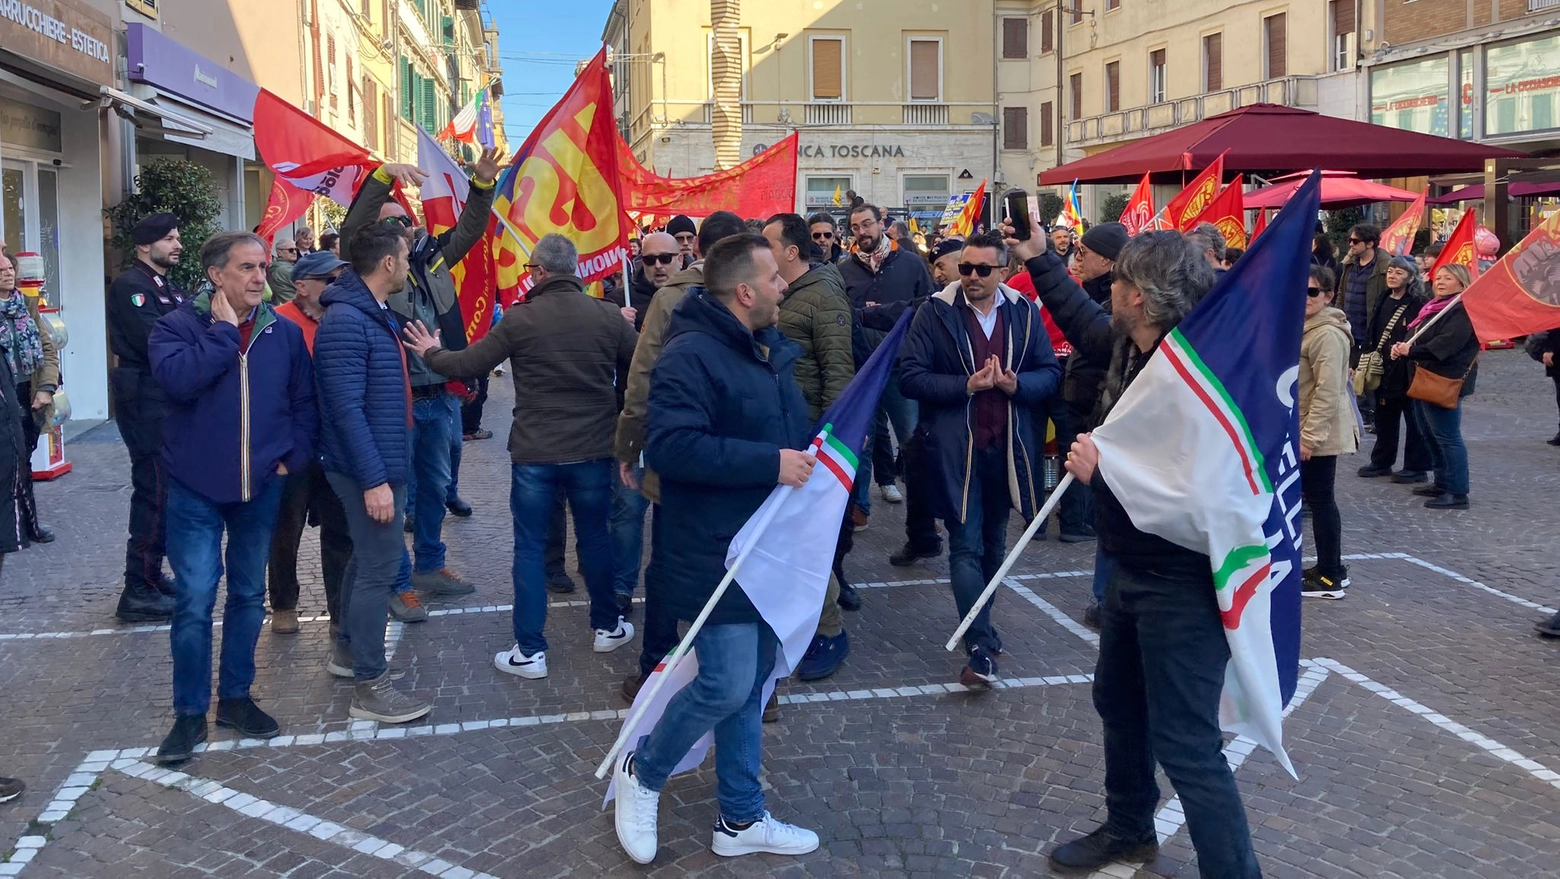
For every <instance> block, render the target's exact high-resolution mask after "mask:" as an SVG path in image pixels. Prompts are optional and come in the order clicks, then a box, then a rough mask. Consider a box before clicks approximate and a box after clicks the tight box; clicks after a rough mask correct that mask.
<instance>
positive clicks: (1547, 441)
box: [1544, 433, 1560, 446]
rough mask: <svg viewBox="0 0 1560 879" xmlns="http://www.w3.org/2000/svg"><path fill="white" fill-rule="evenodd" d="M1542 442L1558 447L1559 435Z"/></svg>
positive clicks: (1559, 444) (1559, 443) (1559, 442)
mask: <svg viewBox="0 0 1560 879" xmlns="http://www.w3.org/2000/svg"><path fill="white" fill-rule="evenodd" d="M1544 442H1546V443H1549V444H1550V445H1552V446H1560V433H1557V434H1555V435H1554V436H1552V437H1550V438H1549V439H1547V440H1544Z"/></svg>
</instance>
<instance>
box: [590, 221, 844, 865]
mask: <svg viewBox="0 0 1560 879" xmlns="http://www.w3.org/2000/svg"><path fill="white" fill-rule="evenodd" d="M703 280H704V285H705V289H703V290H695V291H692V292H691V293H690V295H689V296H688V297H687V298H686V299H685V300H684V301H683V302H682V303H680V304H679V305H678V306H677V309H676V311H675V312H674V313H673V315H672V320H671V323H670V325H669V326H668V328H667V339H668V341H667V344H666V347H665V349H664V350H663V351H662V352H661V356H660V358H659V359H658V360H657V361H656V364H655V368H654V372H653V374H652V377H651V382H650V395H649V406H648V411H649V436H648V441H647V443H646V447H645V457H646V463H647V464H649V466H650V467H652V468H654V469H655V470H656V471H657V472H658V473H660V475H661V516H660V520H659V521H658V523H657V525H656V527H655V528H654V529H653V531H652V541H653V545H652V550H651V560H650V567H651V570H650V571H649V572H648V575H649V576H651V577H655V578H659V579H658V582H659V583H660V584H661V593H662V595H663V596H664V598H665V602H666V605H667V608H668V610H669V612H671V613H673V614H675V615H676V616H677V617H678V618H680V619H684V620H694V619H695V618H696V617H698V616H699V615H700V612H701V611H702V610H703V609H704V607H705V605H706V604H708V603H709V601H710V599H711V598H712V597H713V596H714V594H715V591H716V588H717V585H718V584H720V583H721V582H722V580H723V578H724V576H725V573H726V557H727V552H728V550H729V548H730V547H731V545H732V541H733V538H735V537H737V536H738V534H739V532H741V531H742V529H743V528H744V526H745V525H746V524H747V523H748V521H749V519H750V518H752V517H753V514H754V513H755V512H756V511H757V510H758V509H759V508H760V506H762V505H764V503H765V501H766V499H768V498H769V497H770V495H771V493H772V492H773V490H774V488H775V486H776V485H777V484H778V485H785V486H791V487H792V488H799V487H802V486H804V485H806V484H807V481H808V478H809V477H810V476H811V475H812V473H813V468H814V459H813V458H812V457H811V456H810V455H808V454H807V453H806V452H804V451H801V450H802V449H804V448H805V447H806V445H807V432H808V426H809V425H808V424H807V403H806V401H805V400H803V398H802V394H801V391H800V390H799V389H798V387H797V384H796V379H795V375H794V369H795V365H796V360H797V358H798V357H799V355H800V353H801V351H800V349H799V348H798V347H797V346H796V345H795V344H794V343H792V342H790V341H788V340H787V339H786V338H785V336H783V335H782V334H781V333H780V332H779V331H778V330H776V329H775V322H776V320H777V319H778V317H779V308H780V301H781V299H782V297H783V296H784V293H785V289H786V285H785V281H784V279H782V278H781V276H780V268H779V266H778V264H776V262H775V258H774V254H773V253H772V252H771V251H770V246H769V241H768V239H766V238H764V237H763V236H762V235H754V234H742V235H735V236H732V237H729V238H726V239H724V240H722V241H721V242H720V243H718V244H716V245H715V246H714V247H712V248H711V249H710V252H708V253H706V254H705V255H704V278H703ZM829 521H830V523H831V525H833V524H837V523H838V521H839V517H838V515H835V517H834V518H833V519H831V520H829ZM830 549H831V550H832V547H830ZM829 556H832V552H831V553H829ZM744 579H745V578H744ZM821 587H822V584H820V589H819V592H818V594H816V595H811V596H808V595H798V596H797V597H796V598H795V599H794V601H793V602H792V604H794V613H792V614H790V616H793V617H795V618H796V619H794V620H790V621H789V622H790V623H798V622H799V624H801V625H802V626H803V627H804V628H805V634H806V635H807V636H810V635H811V633H812V631H813V628H814V627H815V626H816V625H817V618H818V611H819V608H820V607H821V605H822V592H821ZM779 623H780V621H779V620H778V619H776V618H775V617H774V616H773V615H770V614H764V613H761V612H760V611H759V610H758V609H757V608H756V607H755V605H754V602H753V600H752V599H751V598H750V597H749V596H748V594H747V592H746V591H745V590H743V589H729V590H727V591H726V592H724V593H723V594H722V595H721V597H720V599H719V601H717V602H716V603H715V605H714V608H713V610H712V611H711V613H710V614H709V616H708V617H707V620H706V621H705V624H704V626H703V627H702V628H700V629H699V630H698V632H697V634H696V635H695V637H694V638H693V649H694V656H696V657H697V672H696V675H695V676H694V677H693V678H692V680H691V681H690V682H689V683H687V685H686V686H684V687H683V688H682V689H681V690H680V691H678V692H677V693H676V695H674V696H672V697H671V699H670V701H669V702H668V703H667V704H666V706H665V711H664V713H663V714H662V715H661V716H660V717H659V719H657V720H656V721H655V722H654V726H653V727H652V728H651V729H650V730H649V732H648V734H646V735H644V736H643V738H641V739H639V741H638V742H637V744H635V743H633V742H631V743H630V745H631V747H632V750H628V749H625V752H624V753H623V754H622V755H621V756H619V757H618V759H617V761H616V763H615V764H614V784H615V786H616V795H617V814H616V825H617V834H618V840H619V841H620V842H621V843H622V845H623V848H624V850H625V851H626V852H627V853H628V855H629V857H631V858H633V859H634V860H635V861H637V862H638V863H641V864H648V863H650V861H652V860H653V859H654V858H655V853H656V849H657V845H658V838H657V824H658V816H657V806H658V804H659V801H660V792H661V789H662V787H663V786H664V785H665V784H666V780H667V778H669V777H670V776H671V775H672V773H673V772H675V771H677V770H678V769H679V768H686V767H684V766H683V764H684V763H685V760H686V758H687V757H688V756H689V752H690V751H692V750H693V749H694V748H695V745H697V744H698V743H700V742H701V740H703V739H705V738H706V737H707V736H709V735H710V734H711V733H712V732H713V735H714V741H715V753H716V756H715V773H716V777H717V779H718V787H717V790H716V798H717V799H718V801H719V803H720V815H719V817H718V818H717V819H716V823H715V831H714V837H713V842H712V845H711V848H712V849H713V850H714V852H715V853H716V854H718V855H723V856H735V855H744V854H750V853H753V852H771V853H775V854H795V855H799V854H806V853H807V852H810V851H813V850H814V849H816V848H817V847H818V835H817V834H815V833H813V832H811V831H808V830H803V829H801V828H797V827H792V826H790V825H787V824H782V823H781V822H779V821H776V820H775V819H774V818H773V817H771V816H770V814H769V812H767V811H766V810H765V808H764V792H763V788H762V787H761V786H760V783H759V768H760V750H761V744H762V714H763V708H764V699H765V690H766V689H767V688H768V687H769V686H770V680H771V672H772V671H773V669H774V667H775V664H776V661H777V659H778V658H780V657H779V654H780V639H781V638H782V637H784V634H783V633H782V634H777V632H778V630H779V629H780V628H786V629H789V628H791V627H792V626H790V625H783V626H782V625H780V624H779ZM674 655H675V654H674ZM684 662H685V664H692V663H694V659H693V658H692V657H690V658H689V659H687V660H685V661H684ZM681 668H683V665H679V669H681ZM641 698H642V699H644V698H648V695H641ZM698 756H699V757H702V752H701V753H700V754H699V755H698Z"/></svg>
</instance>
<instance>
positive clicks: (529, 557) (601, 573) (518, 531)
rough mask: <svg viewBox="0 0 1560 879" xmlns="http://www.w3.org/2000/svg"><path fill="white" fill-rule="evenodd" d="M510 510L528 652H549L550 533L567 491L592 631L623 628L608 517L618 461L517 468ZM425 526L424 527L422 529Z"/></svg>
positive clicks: (519, 639)
mask: <svg viewBox="0 0 1560 879" xmlns="http://www.w3.org/2000/svg"><path fill="white" fill-rule="evenodd" d="M510 467H511V477H510V483H509V511H510V513H511V514H513V515H514V520H515V562H514V582H515V609H514V628H515V643H516V644H518V645H520V649H521V650H523V651H525V652H526V653H528V654H532V653H535V652H536V651H538V650H546V649H547V638H546V636H544V635H543V634H542V629H543V627H544V626H545V625H546V624H547V565H546V561H545V558H546V555H547V532H548V527H549V525H550V524H551V521H552V514H553V504H554V503H555V501H556V498H557V497H558V493H559V492H562V493H563V494H564V496H566V497H567V498H568V499H569V509H571V510H573V511H574V548H575V552H576V553H577V554H578V555H579V561H580V574H581V575H582V576H584V578H585V591H586V592H588V593H589V594H590V627H591V628H592V629H604V630H606V631H613V630H615V629H616V628H617V625H618V606H617V597H616V596H615V595H614V594H613V593H612V541H611V539H610V538H609V537H608V535H607V518H608V515H609V511H610V510H611V507H612V485H611V482H612V480H613V479H615V478H616V476H615V475H614V474H613V472H612V471H613V470H614V469H615V467H616V462H615V461H613V460H612V459H610V458H598V459H596V460H594V461H580V462H578V463H575V464H512V465H510ZM419 527H420V526H419Z"/></svg>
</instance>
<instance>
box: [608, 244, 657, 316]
mask: <svg viewBox="0 0 1560 879" xmlns="http://www.w3.org/2000/svg"><path fill="white" fill-rule="evenodd" d="M602 298H603V299H605V300H607V301H608V302H611V303H612V304H614V305H616V306H617V307H618V308H632V309H633V310H634V332H636V333H637V332H639V331H640V330H642V329H644V327H645V315H647V314H649V313H650V300H651V299H654V298H655V285H654V284H652V283H650V280H649V279H648V278H646V277H645V267H644V264H643V263H641V262H639V261H638V260H635V261H634V270H633V271H632V272H630V273H629V276H628V292H627V294H625V293H624V291H623V287H622V285H618V286H617V287H614V288H612V289H611V290H605V289H603V292H602Z"/></svg>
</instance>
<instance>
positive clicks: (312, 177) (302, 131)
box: [254, 89, 379, 205]
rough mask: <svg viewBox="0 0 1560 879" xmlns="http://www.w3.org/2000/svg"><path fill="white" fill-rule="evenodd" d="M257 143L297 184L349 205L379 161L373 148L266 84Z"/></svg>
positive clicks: (257, 124) (282, 173)
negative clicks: (368, 147) (330, 124)
mask: <svg viewBox="0 0 1560 879" xmlns="http://www.w3.org/2000/svg"><path fill="white" fill-rule="evenodd" d="M254 132H255V146H256V148H258V149H259V151H260V155H261V157H262V158H264V159H265V163H266V164H267V165H269V166H270V167H271V170H272V171H274V172H276V173H277V174H278V175H279V176H282V177H285V178H287V182H288V183H291V184H292V185H293V186H295V187H297V188H299V189H302V190H305V191H308V192H313V193H315V194H317V195H323V196H326V197H328V198H330V199H333V200H334V201H336V202H337V203H338V204H342V205H350V204H351V203H352V196H353V195H354V194H355V193H356V192H357V190H358V186H359V185H360V184H361V183H362V181H363V179H364V178H366V177H367V176H368V175H369V174H371V173H373V171H374V169H375V168H377V167H379V162H378V161H376V160H375V159H374V158H373V157H372V156H370V155H369V154H368V151H367V150H365V149H363V148H362V147H360V146H358V145H357V144H355V143H353V142H352V141H350V140H347V139H346V138H345V137H342V136H341V135H339V134H337V133H336V132H335V131H333V130H332V129H330V128H329V127H327V126H326V125H325V124H324V123H323V122H320V121H319V120H318V119H315V118H314V117H313V116H310V115H309V114H307V113H305V112H303V111H302V110H300V109H298V108H297V107H294V106H293V105H292V104H289V103H287V102H286V101H284V100H282V99H281V98H279V97H277V96H276V95H273V94H271V93H270V92H268V91H266V90H265V89H261V90H260V93H259V94H258V95H257V96H256V97H255V119H254Z"/></svg>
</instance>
